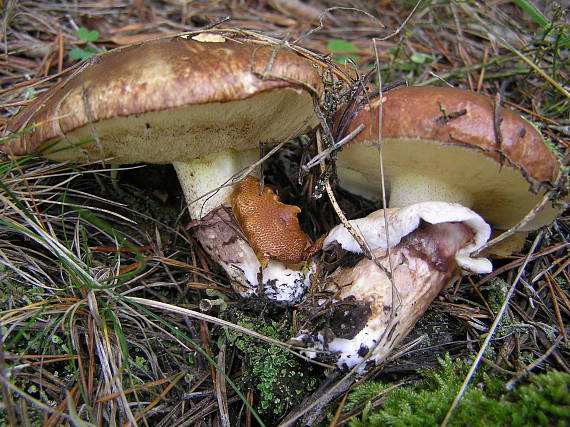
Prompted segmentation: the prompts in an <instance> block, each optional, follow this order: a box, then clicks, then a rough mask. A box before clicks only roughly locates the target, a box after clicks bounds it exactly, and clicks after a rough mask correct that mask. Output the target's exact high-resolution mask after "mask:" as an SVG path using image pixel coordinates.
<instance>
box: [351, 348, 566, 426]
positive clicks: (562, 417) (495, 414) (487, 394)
mask: <svg viewBox="0 0 570 427" xmlns="http://www.w3.org/2000/svg"><path fill="white" fill-rule="evenodd" d="M440 364H441V366H442V368H441V369H439V370H425V371H422V372H421V375H422V377H423V380H422V381H420V382H418V383H416V384H414V385H412V386H408V387H401V388H399V389H397V390H394V391H392V392H390V393H389V394H388V396H387V398H386V401H385V402H384V403H383V404H382V406H381V407H380V408H379V409H370V405H369V404H368V406H366V407H365V409H364V411H363V412H362V414H361V415H360V416H358V417H353V418H352V419H351V420H350V423H349V425H350V426H351V427H364V426H367V427H375V426H437V425H440V423H441V422H442V421H443V418H444V417H445V415H446V413H447V411H448V409H449V407H450V406H451V403H452V402H453V400H454V398H455V396H456V394H457V392H458V391H459V388H460V386H461V383H462V382H463V379H464V378H465V374H466V373H467V370H468V368H469V367H468V366H467V365H466V364H465V363H463V362H462V361H459V360H456V361H452V360H451V359H450V358H449V356H446V357H445V358H444V359H440ZM503 384H504V379H503V378H501V377H499V376H496V375H493V377H490V376H488V375H487V374H485V373H484V372H483V373H479V374H477V375H476V377H475V378H474V380H473V382H472V384H471V385H470V387H469V388H468V389H467V391H466V393H465V394H464V396H463V399H462V400H461V402H460V404H459V406H458V407H457V408H456V410H455V411H454V413H453V417H452V419H451V422H450V424H449V425H450V426H463V425H470V426H502V425H509V426H532V425H552V426H565V425H570V375H569V374H566V373H563V372H558V371H551V372H549V373H547V374H542V375H533V376H531V377H530V383H529V384H525V385H522V386H520V387H518V388H517V389H515V390H513V391H512V392H507V391H505V390H504V388H503ZM388 386H389V384H382V383H379V382H369V383H364V384H362V385H360V386H357V387H356V388H355V390H354V391H353V392H352V393H351V395H350V396H349V398H348V400H347V405H346V408H345V410H346V411H348V410H351V409H352V408H355V407H356V406H358V405H361V404H365V403H366V402H367V401H369V400H370V399H371V398H372V397H374V396H376V395H378V394H379V393H380V392H381V391H382V390H384V389H386V388H387V387H388Z"/></svg>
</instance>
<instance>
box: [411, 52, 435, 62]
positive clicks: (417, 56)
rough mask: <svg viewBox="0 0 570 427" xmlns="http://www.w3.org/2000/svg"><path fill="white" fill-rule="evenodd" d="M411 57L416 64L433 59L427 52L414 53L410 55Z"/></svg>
mask: <svg viewBox="0 0 570 427" xmlns="http://www.w3.org/2000/svg"><path fill="white" fill-rule="evenodd" d="M410 59H411V60H412V62H415V63H416V64H425V63H426V62H431V61H432V57H431V56H429V55H426V54H425V53H419V52H415V53H412V56H410Z"/></svg>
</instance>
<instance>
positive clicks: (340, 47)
mask: <svg viewBox="0 0 570 427" xmlns="http://www.w3.org/2000/svg"><path fill="white" fill-rule="evenodd" d="M327 47H328V49H329V50H330V51H331V52H356V51H358V48H357V47H356V46H355V45H353V44H352V43H350V42H347V41H344V40H337V39H333V40H329V42H328V44H327Z"/></svg>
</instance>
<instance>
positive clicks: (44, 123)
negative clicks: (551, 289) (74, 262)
mask: <svg viewBox="0 0 570 427" xmlns="http://www.w3.org/2000/svg"><path fill="white" fill-rule="evenodd" d="M320 71H321V70H320V69H319V68H318V67H317V66H315V64H313V62H311V61H310V60H308V59H307V58H305V57H303V56H302V55H300V54H298V53H297V52H296V51H294V50H293V49H292V48H290V47H288V46H286V45H271V44H269V43H268V42H265V41H262V40H260V39H252V38H247V37H245V36H242V35H241V33H239V32H227V33H220V32H208V33H200V34H197V35H194V36H192V35H190V36H177V37H171V38H166V39H159V40H154V41H150V42H145V43H142V44H139V45H134V46H129V47H125V48H121V49H116V50H113V51H110V52H107V53H105V54H102V55H101V56H96V57H93V58H91V59H90V60H89V61H88V62H86V63H85V64H84V65H83V66H80V67H79V68H77V69H76V70H75V71H73V72H71V74H70V75H69V76H67V77H66V78H64V79H63V80H62V81H61V82H60V83H58V84H57V85H56V86H54V87H53V88H51V89H50V90H48V91H46V92H45V93H43V94H42V95H40V96H39V97H38V99H37V100H36V101H35V102H34V103H33V104H32V105H30V106H29V107H27V108H26V109H25V110H24V111H23V112H21V113H20V114H19V115H18V116H17V117H15V118H14V119H13V120H12V121H11V122H10V123H9V124H8V129H9V130H10V131H12V132H14V133H18V134H17V137H16V138H14V139H12V140H10V141H9V142H8V143H6V144H5V145H4V146H3V147H2V150H3V151H4V152H6V153H8V154H11V155H23V154H29V153H34V152H38V153H41V155H42V156H44V157H47V158H49V159H52V160H57V161H64V162H79V161H81V162H83V161H88V160H100V159H108V160H110V161H112V162H115V163H119V164H122V163H139V162H140V163H172V164H173V165H174V168H175V169H176V172H177V174H178V177H179V180H180V183H181V185H182V189H183V191H184V194H185V197H186V200H187V202H188V207H189V210H190V214H191V217H192V218H193V219H194V220H203V219H206V222H205V223H204V224H203V226H202V227H201V228H202V231H203V233H202V235H206V234H208V235H212V233H208V230H207V229H208V226H207V224H209V223H211V221H210V222H208V218H207V216H208V215H209V214H212V212H213V211H214V210H215V209H217V208H219V207H220V206H224V205H225V206H229V204H230V195H231V193H232V191H233V189H232V186H231V185H228V186H226V187H223V184H228V183H229V184H232V182H231V179H232V177H234V175H236V174H237V173H238V172H239V171H241V170H242V169H244V168H245V167H247V166H250V165H251V164H252V163H254V162H255V161H256V160H258V158H259V145H260V144H264V143H269V144H271V143H277V142H282V141H286V140H289V139H291V138H295V137H297V136H299V135H301V134H304V133H306V132H308V131H310V130H311V129H313V128H315V127H316V126H317V124H318V119H317V116H316V114H315V112H314V102H315V101H317V102H318V101H319V98H320V97H321V96H322V80H321V75H320ZM212 215H214V217H216V218H218V219H219V217H220V216H219V215H218V216H216V214H212ZM228 215H229V217H226V218H225V219H224V220H225V221H226V220H227V221H230V222H235V220H234V218H233V215H232V214H231V211H228ZM210 219H211V218H210ZM214 222H215V221H214ZM218 225H219V224H218ZM209 243H212V242H211V241H210V242H209ZM222 243H223V242H220V241H218V244H216V245H214V249H215V250H217V251H219V252H220V253H222V252H224V251H223V250H222V249H221V248H220V244H222ZM244 244H245V243H244ZM206 246H207V248H210V249H207V250H211V248H212V246H211V245H206ZM220 253H218V254H217V255H216V256H217V257H218V259H219V260H220V262H222V264H223V263H224V262H226V261H227V262H226V264H228V263H229V264H232V263H233V264H235V265H237V264H240V263H241V262H242V261H243V262H249V258H250V255H251V254H249V255H246V254H245V253H244V255H243V256H244V257H245V258H244V259H241V260H240V259H237V258H236V257H237V254H236V253H232V258H231V259H230V260H226V261H225V260H224V259H221V258H220V256H219V255H220ZM240 253H241V252H240ZM238 258H239V257H238ZM254 258H255V257H254ZM235 265H234V266H232V265H223V266H224V268H225V269H226V271H232V278H233V279H234V280H237V281H238V282H239V283H240V284H241V286H240V287H238V288H239V290H240V291H243V292H242V293H244V294H251V293H252V292H253V293H255V289H256V287H257V285H258V283H257V282H256V279H255V280H254V281H253V282H250V281H249V280H247V279H246V278H245V277H244V276H243V274H241V273H240V272H239V268H234V267H235ZM303 276H304V278H305V279H306V278H307V277H305V275H303Z"/></svg>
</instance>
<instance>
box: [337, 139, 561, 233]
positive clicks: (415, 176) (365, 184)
mask: <svg viewBox="0 0 570 427" xmlns="http://www.w3.org/2000/svg"><path fill="white" fill-rule="evenodd" d="M382 144H383V163H384V172H385V179H386V182H387V187H388V188H387V194H388V197H389V203H390V206H392V207H394V206H405V205H408V204H411V203H416V202H422V201H428V200H440V201H449V202H455V203H461V204H464V205H466V206H468V207H470V208H471V209H473V210H474V211H476V212H478V213H479V214H480V215H481V216H483V217H484V218H485V220H486V221H488V222H489V223H490V224H492V225H493V227H495V228H498V229H508V228H509V227H511V226H513V225H514V224H516V223H517V222H518V221H520V220H522V219H523V218H524V216H525V215H526V214H527V213H528V212H529V211H530V210H531V209H532V208H533V207H534V206H535V205H536V203H537V202H538V201H539V200H540V199H541V198H542V197H543V196H544V193H545V191H546V190H544V189H542V190H539V191H538V192H537V193H533V192H531V191H529V190H530V189H531V184H530V183H529V181H527V180H526V179H525V177H524V176H523V174H522V173H521V171H520V170H519V169H518V168H517V167H516V165H512V164H509V163H508V161H505V163H503V164H501V163H500V162H499V156H498V154H497V153H494V154H493V156H491V155H485V154H483V153H482V152H481V150H478V149H475V148H470V147H466V146H458V145H452V144H449V143H442V142H438V141H427V140H419V139H392V138H386V139H383V140H382ZM495 154H497V155H496V156H495ZM338 173H339V178H340V182H341V185H342V186H343V187H345V188H346V189H347V190H349V191H351V192H354V193H356V194H359V195H361V196H364V197H367V198H369V199H373V200H377V199H380V198H381V194H382V192H381V177H380V160H379V156H378V149H377V147H376V146H373V145H365V144H352V145H350V146H348V147H346V148H344V149H343V151H342V152H341V153H339V157H338ZM558 213H559V211H558V209H556V208H554V207H553V206H552V205H551V204H548V205H547V206H545V208H544V209H543V210H542V211H540V212H539V213H538V215H537V216H536V217H535V218H534V219H533V220H532V221H531V222H530V223H528V224H527V225H526V227H525V228H524V229H523V230H522V231H524V230H532V229H535V228H537V227H538V226H540V225H542V224H545V223H549V222H550V221H552V220H553V219H554V218H555V217H556V216H557V215H558Z"/></svg>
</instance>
